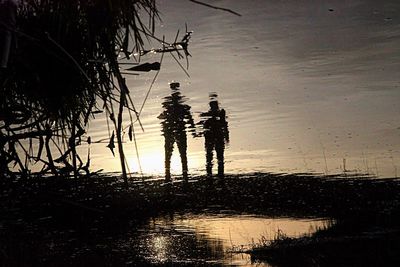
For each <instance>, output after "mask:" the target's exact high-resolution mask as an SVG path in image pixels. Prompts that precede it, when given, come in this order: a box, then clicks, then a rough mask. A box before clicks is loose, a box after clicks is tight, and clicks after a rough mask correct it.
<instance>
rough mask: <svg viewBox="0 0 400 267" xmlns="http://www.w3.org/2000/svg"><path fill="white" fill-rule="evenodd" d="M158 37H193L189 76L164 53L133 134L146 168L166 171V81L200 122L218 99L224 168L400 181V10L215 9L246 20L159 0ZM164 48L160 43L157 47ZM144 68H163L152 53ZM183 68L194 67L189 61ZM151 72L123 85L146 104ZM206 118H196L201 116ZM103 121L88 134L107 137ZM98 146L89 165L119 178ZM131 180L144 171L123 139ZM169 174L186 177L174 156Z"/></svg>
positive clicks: (276, 4) (353, 5) (198, 142)
mask: <svg viewBox="0 0 400 267" xmlns="http://www.w3.org/2000/svg"><path fill="white" fill-rule="evenodd" d="M158 4H159V8H160V11H161V16H162V18H163V21H162V22H161V23H160V24H159V27H158V28H157V34H158V35H159V36H163V35H165V38H166V40H171V41H172V40H173V39H174V38H175V35H176V31H177V29H180V30H181V32H182V31H184V28H185V27H184V25H185V23H187V24H188V28H189V29H190V30H193V31H194V34H193V37H192V41H191V43H190V45H189V51H190V52H191V54H192V57H190V58H189V60H190V65H189V70H188V71H189V74H190V78H189V77H187V76H186V74H185V73H184V72H183V71H182V70H181V69H180V67H179V66H178V64H176V62H175V61H174V59H173V58H172V57H171V56H170V55H169V54H166V55H165V57H164V61H163V64H162V67H161V72H160V75H159V76H158V79H157V81H156V83H155V85H154V87H153V89H152V90H151V92H150V97H149V100H148V101H147V103H146V105H145V107H144V110H143V113H142V117H141V119H142V123H143V126H144V129H145V131H144V132H142V131H141V130H139V127H138V125H136V133H137V137H138V145H139V150H140V159H141V164H142V169H143V171H144V172H146V173H157V174H160V173H162V172H163V163H164V152H163V149H164V147H163V146H164V144H163V138H162V136H161V131H160V130H161V129H160V121H159V120H158V119H157V116H158V115H159V114H160V113H161V111H162V107H161V102H162V99H163V97H165V96H167V95H169V94H170V90H169V86H168V82H170V81H172V80H175V81H179V82H181V88H182V93H183V94H184V95H185V96H187V97H188V98H189V101H188V104H190V105H191V106H192V111H193V112H194V114H195V117H196V116H197V115H198V114H199V113H200V112H204V111H206V110H207V109H208V106H207V103H208V93H209V92H218V94H219V100H220V103H221V106H222V107H223V108H225V109H226V111H227V115H228V117H229V118H228V122H229V126H230V132H231V143H230V146H229V147H228V148H227V151H226V157H225V158H226V171H227V172H231V173H238V172H239V173H240V172H253V171H266V172H286V173H293V172H317V173H325V174H333V173H341V172H345V171H346V172H348V171H351V172H361V173H371V174H375V175H377V176H379V177H394V176H397V175H398V168H399V162H400V142H399V140H400V139H399V138H400V101H399V99H400V90H399V86H400V80H399V77H400V63H399V62H400V17H399V13H398V10H400V3H399V2H398V1H395V0H388V1H372V0H368V1H357V0H346V1H341V0H335V1H327V0H326V1H325V0H324V1H318V2H315V1H311V0H301V1H291V0H284V1H273V0H268V1H265V0H254V1H251V4H249V1H245V0H236V1H227V0H222V1H218V2H216V3H215V4H216V5H220V6H225V7H229V8H231V9H233V10H235V11H237V12H239V13H241V14H242V16H241V17H237V16H234V15H232V14H228V13H224V12H221V11H217V10H213V9H208V8H206V7H202V6H198V5H195V4H193V3H191V2H189V1H185V0H178V1H158ZM159 45H160V44H159V43H157V42H152V43H151V44H149V46H150V47H155V48H157V47H158V46H159ZM141 60H142V62H154V61H159V60H160V55H159V54H148V55H147V56H146V57H143V58H142V59H141ZM182 64H183V65H185V64H186V62H185V61H184V60H183V61H182ZM154 74H155V73H153V72H150V73H147V74H142V73H141V74H140V75H138V76H127V77H126V78H127V81H128V85H129V87H130V89H131V95H132V97H133V99H134V102H135V104H136V106H138V107H140V106H141V104H142V103H143V99H144V96H145V94H146V93H147V90H148V88H149V86H150V83H151V81H152V79H153V77H154ZM197 119H198V118H197ZM107 132H108V131H107V126H106V123H105V121H104V118H103V119H102V118H100V117H99V119H98V120H96V121H94V122H93V123H92V125H91V134H92V138H93V139H100V138H104V137H107ZM203 142H204V140H202V139H201V138H197V139H190V138H189V144H188V145H189V148H188V151H189V153H188V154H189V155H188V156H189V169H190V170H191V172H192V173H193V172H198V173H204V171H205V155H204V148H203V147H204V144H203ZM105 146H106V143H104V144H96V145H93V146H92V163H93V167H94V168H95V169H96V168H103V169H106V170H108V171H114V170H118V168H119V167H118V166H119V163H118V159H117V158H113V157H112V155H111V153H110V152H109V151H108V149H107V148H105ZM126 147H127V148H126V151H127V156H128V163H129V165H130V169H131V171H138V170H139V168H138V162H137V158H136V155H135V152H134V145H133V143H131V142H127V144H126ZM172 170H173V172H175V173H179V172H180V161H179V158H178V156H177V153H176V151H175V153H174V155H173V162H172Z"/></svg>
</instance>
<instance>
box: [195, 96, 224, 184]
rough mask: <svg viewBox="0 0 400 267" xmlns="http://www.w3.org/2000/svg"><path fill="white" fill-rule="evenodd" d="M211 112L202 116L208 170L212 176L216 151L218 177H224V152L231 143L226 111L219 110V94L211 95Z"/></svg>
mask: <svg viewBox="0 0 400 267" xmlns="http://www.w3.org/2000/svg"><path fill="white" fill-rule="evenodd" d="M209 105H210V110H209V111H207V112H204V113H201V114H200V117H201V118H202V121H200V124H201V125H202V128H203V135H204V138H205V149H206V160H207V163H206V170H207V175H208V176H209V177H211V176H212V167H213V151H214V149H215V151H216V153H217V160H218V177H221V178H223V177H224V150H225V143H229V130H228V122H227V121H226V113H225V110H224V109H220V108H219V104H218V100H217V94H215V93H213V94H210V103H209Z"/></svg>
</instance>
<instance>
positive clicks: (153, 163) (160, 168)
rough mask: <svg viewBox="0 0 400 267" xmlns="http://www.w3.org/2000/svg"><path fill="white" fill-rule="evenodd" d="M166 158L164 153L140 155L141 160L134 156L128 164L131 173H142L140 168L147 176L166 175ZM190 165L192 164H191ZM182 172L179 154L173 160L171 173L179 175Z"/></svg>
mask: <svg viewBox="0 0 400 267" xmlns="http://www.w3.org/2000/svg"><path fill="white" fill-rule="evenodd" d="M164 161H165V158H164V151H161V152H156V151H154V152H148V153H145V154H143V155H139V160H138V159H137V157H136V156H132V157H130V158H128V164H129V168H130V171H132V172H140V167H139V164H140V166H141V170H142V172H143V173H145V174H160V175H161V174H164V172H165V169H164V168H165V163H164ZM189 164H190V162H189ZM181 172H182V165H181V160H180V157H179V154H178V153H177V154H176V155H175V153H174V154H173V155H172V158H171V173H173V174H179V173H181Z"/></svg>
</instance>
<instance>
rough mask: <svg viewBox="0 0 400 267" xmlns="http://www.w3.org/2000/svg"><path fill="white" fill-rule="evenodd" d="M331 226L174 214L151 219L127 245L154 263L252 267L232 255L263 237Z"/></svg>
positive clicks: (240, 256) (308, 221)
mask: <svg viewBox="0 0 400 267" xmlns="http://www.w3.org/2000/svg"><path fill="white" fill-rule="evenodd" d="M329 223H330V222H329V221H328V220H324V219H312V220H311V219H296V218H268V217H261V216H253V215H232V214H191V213H186V214H173V215H168V216H162V217H157V218H154V219H152V220H150V221H149V222H148V223H147V224H145V225H144V226H143V227H141V228H139V230H137V232H136V231H135V232H134V233H132V236H133V237H132V238H131V239H130V240H129V241H127V243H129V244H130V245H132V246H133V247H134V248H135V249H138V250H139V256H140V257H143V258H145V260H147V261H149V262H151V263H154V264H166V263H170V264H177V265H179V264H218V265H223V266H252V265H253V263H252V262H251V260H250V256H249V255H248V254H244V253H231V252H232V251H238V250H246V249H249V248H251V247H252V246H254V245H255V244H258V243H259V242H260V239H261V238H264V239H266V240H270V239H274V238H276V236H277V234H278V232H280V233H284V234H286V235H287V236H290V237H296V236H301V235H304V234H311V233H313V232H315V231H316V230H317V229H318V228H321V227H326V226H327V225H328V224H329ZM126 245H127V244H126V243H125V246H126ZM254 265H257V266H269V265H268V264H267V263H257V264H255V263H254Z"/></svg>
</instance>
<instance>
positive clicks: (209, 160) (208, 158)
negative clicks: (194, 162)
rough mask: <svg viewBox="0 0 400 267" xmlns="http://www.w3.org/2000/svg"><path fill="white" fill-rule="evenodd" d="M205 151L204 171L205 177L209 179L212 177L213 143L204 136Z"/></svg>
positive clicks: (208, 137) (209, 138)
mask: <svg viewBox="0 0 400 267" xmlns="http://www.w3.org/2000/svg"><path fill="white" fill-rule="evenodd" d="M205 149H206V170H207V176H209V177H211V175H212V167H213V163H212V160H213V149H214V142H213V139H212V138H211V137H210V136H207V135H206V136H205Z"/></svg>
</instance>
